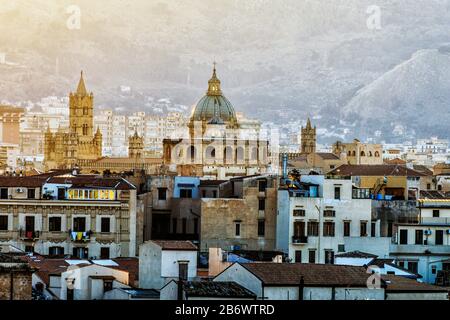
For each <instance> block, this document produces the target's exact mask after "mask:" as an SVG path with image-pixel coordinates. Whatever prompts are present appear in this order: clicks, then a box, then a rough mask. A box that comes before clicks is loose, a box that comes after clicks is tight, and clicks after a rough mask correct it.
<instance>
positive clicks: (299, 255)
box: [295, 250, 302, 263]
mask: <svg viewBox="0 0 450 320" xmlns="http://www.w3.org/2000/svg"><path fill="white" fill-rule="evenodd" d="M295 262H297V263H302V251H301V250H296V251H295Z"/></svg>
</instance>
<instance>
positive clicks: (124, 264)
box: [109, 258, 139, 286]
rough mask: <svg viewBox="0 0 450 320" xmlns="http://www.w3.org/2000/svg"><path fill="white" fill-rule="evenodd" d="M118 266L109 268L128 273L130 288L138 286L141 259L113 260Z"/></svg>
mask: <svg viewBox="0 0 450 320" xmlns="http://www.w3.org/2000/svg"><path fill="white" fill-rule="evenodd" d="M112 260H113V261H114V262H115V263H117V264H118V266H110V267H109V268H113V269H119V270H123V271H126V272H128V283H129V284H130V286H138V280H139V259H138V258H114V259H112Z"/></svg>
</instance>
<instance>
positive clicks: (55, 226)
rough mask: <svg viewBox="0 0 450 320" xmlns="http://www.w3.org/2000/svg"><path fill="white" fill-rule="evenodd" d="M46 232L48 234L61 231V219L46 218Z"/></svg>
mask: <svg viewBox="0 0 450 320" xmlns="http://www.w3.org/2000/svg"><path fill="white" fill-rule="evenodd" d="M48 231H50V232H59V231H61V217H50V218H48Z"/></svg>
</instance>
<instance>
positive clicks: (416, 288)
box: [381, 274, 448, 293]
mask: <svg viewBox="0 0 450 320" xmlns="http://www.w3.org/2000/svg"><path fill="white" fill-rule="evenodd" d="M381 279H383V280H384V281H385V282H386V286H387V287H386V292H388V293H389V292H390V293H395V292H448V288H444V287H438V286H434V285H431V284H428V283H423V282H418V281H416V280H414V279H408V278H405V277H400V276H395V275H391V274H387V275H382V276H381Z"/></svg>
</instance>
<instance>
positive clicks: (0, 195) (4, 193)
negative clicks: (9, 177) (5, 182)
mask: <svg viewBox="0 0 450 320" xmlns="http://www.w3.org/2000/svg"><path fill="white" fill-rule="evenodd" d="M0 199H8V188H1V189H0Z"/></svg>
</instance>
